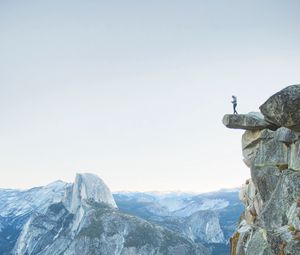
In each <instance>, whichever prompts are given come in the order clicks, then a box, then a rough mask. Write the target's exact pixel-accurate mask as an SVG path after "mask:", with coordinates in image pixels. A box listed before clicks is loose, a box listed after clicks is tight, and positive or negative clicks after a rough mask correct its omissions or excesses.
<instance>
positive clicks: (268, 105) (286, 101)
mask: <svg viewBox="0 0 300 255" xmlns="http://www.w3.org/2000/svg"><path fill="white" fill-rule="evenodd" d="M260 110H261V112H262V114H263V115H264V116H265V120H266V121H268V122H269V123H273V124H275V125H276V126H278V127H287V128H289V129H291V130H294V131H296V132H300V85H292V86H288V87H286V88H285V89H283V90H281V91H279V92H277V93H276V94H274V95H273V96H271V97H270V98H269V99H268V100H267V101H266V102H265V103H264V104H263V105H261V106H260Z"/></svg>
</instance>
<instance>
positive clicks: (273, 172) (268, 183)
mask: <svg viewBox="0 0 300 255" xmlns="http://www.w3.org/2000/svg"><path fill="white" fill-rule="evenodd" d="M280 175H281V173H280V171H279V170H278V169H277V167H276V166H267V167H262V168H261V167H256V166H252V167H251V177H252V180H253V183H254V185H255V187H256V188H257V190H258V192H259V194H260V197H261V199H262V201H263V202H266V201H268V200H269V199H270V197H271V195H272V193H273V191H274V189H275V188H276V186H277V182H278V180H279V178H280Z"/></svg>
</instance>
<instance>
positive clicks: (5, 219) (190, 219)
mask: <svg viewBox="0 0 300 255" xmlns="http://www.w3.org/2000/svg"><path fill="white" fill-rule="evenodd" d="M242 210H243V208H242V205H241V203H240V202H239V200H238V191H237V190H234V191H220V192H213V193H207V194H193V193H180V192H168V193H160V192H145V193H142V192H118V193H115V194H112V193H111V192H110V190H109V188H108V187H107V186H106V185H105V183H104V182H103V181H102V180H101V179H100V178H99V177H97V176H96V175H93V174H77V176H76V179H75V181H74V183H65V182H62V181H56V182H54V183H51V184H49V185H47V186H43V187H35V188H32V189H29V190H24V191H20V190H13V189H0V254H2V255H8V254H14V255H21V254H24V255H25V254H30V255H31V254H32V255H34V254H41V255H42V254H43V255H47V254H52V255H53V254H66V255H67V254H94V255H96V254H103V255H104V254H105V255H107V254H112V255H113V254H120V255H121V254H122V255H127V254H128V255H129V254H141V255H142V254H145V255H146V254H147V255H148V254H172V255H173V254H180V255H183V254H191V255H196V254H203V255H206V254H207V255H209V254H218V255H221V254H228V239H229V237H230V236H231V234H232V233H233V232H234V231H235V228H236V225H235V223H236V222H237V219H238V217H239V215H240V213H241V211H242Z"/></svg>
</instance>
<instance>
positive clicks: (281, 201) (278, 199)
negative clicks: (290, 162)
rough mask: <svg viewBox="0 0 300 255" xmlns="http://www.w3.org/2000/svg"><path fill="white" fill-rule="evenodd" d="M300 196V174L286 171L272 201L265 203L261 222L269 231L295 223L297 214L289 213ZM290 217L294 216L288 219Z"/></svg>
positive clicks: (271, 198) (278, 183)
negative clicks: (294, 218)
mask: <svg viewBox="0 0 300 255" xmlns="http://www.w3.org/2000/svg"><path fill="white" fill-rule="evenodd" d="M299 194H300V173H299V172H294V171H291V170H287V171H284V172H283V173H282V175H281V177H280V179H279V181H278V182H277V186H276V188H275V189H274V191H273V194H272V196H271V197H270V199H269V200H268V201H267V202H266V203H265V205H264V208H263V211H262V213H261V215H260V221H261V223H262V224H263V226H264V227H265V228H267V229H268V230H272V229H277V228H278V227H281V226H284V225H287V224H288V223H289V222H293V217H296V215H295V214H292V213H288V212H289V211H290V210H291V207H292V206H293V204H295V203H296V201H297V198H298V196H299ZM288 215H292V216H291V218H288Z"/></svg>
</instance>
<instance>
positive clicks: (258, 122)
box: [223, 113, 270, 130]
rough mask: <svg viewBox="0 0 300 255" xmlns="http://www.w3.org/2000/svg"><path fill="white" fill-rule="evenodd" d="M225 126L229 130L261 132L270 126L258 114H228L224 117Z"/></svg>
mask: <svg viewBox="0 0 300 255" xmlns="http://www.w3.org/2000/svg"><path fill="white" fill-rule="evenodd" d="M223 124H224V125H225V126H226V127H228V128H232V129H244V130H259V129H264V128H267V127H268V126H270V124H268V123H267V122H266V121H264V119H263V117H260V116H259V115H258V114H257V113H249V114H226V115H225V116H224V117H223Z"/></svg>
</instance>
